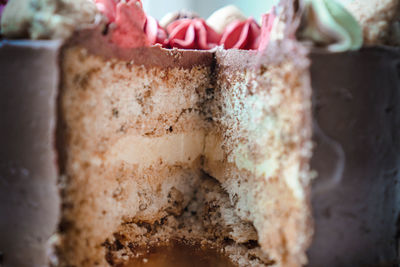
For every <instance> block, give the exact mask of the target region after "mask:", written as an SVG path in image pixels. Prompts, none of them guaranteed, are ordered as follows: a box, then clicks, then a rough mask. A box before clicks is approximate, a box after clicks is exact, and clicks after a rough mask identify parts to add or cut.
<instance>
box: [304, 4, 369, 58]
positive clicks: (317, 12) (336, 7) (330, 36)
mask: <svg viewBox="0 0 400 267" xmlns="http://www.w3.org/2000/svg"><path fill="white" fill-rule="evenodd" d="M304 3H305V14H304V15H305V17H304V18H303V19H304V28H303V30H302V32H301V33H300V36H301V37H302V38H305V39H309V40H312V41H314V42H315V43H317V44H321V45H326V48H327V49H328V51H331V52H344V51H348V50H358V49H360V48H361V46H362V44H363V34H362V29H361V27H360V25H359V24H358V22H357V21H356V19H355V18H354V17H353V15H352V14H351V13H350V12H349V11H347V10H346V8H345V7H344V6H342V5H341V4H340V3H339V2H337V1H336V0H305V1H304Z"/></svg>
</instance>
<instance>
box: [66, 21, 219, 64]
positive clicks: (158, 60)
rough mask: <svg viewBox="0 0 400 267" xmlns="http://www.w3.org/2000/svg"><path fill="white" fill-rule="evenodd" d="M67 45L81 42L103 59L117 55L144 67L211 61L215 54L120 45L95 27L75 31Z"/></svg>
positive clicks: (158, 47) (121, 58)
mask: <svg viewBox="0 0 400 267" xmlns="http://www.w3.org/2000/svg"><path fill="white" fill-rule="evenodd" d="M66 46H67V47H68V46H80V47H82V48H85V49H87V50H88V51H89V52H90V53H91V54H93V55H98V56H101V57H103V58H104V59H120V60H125V61H128V62H131V63H132V64H135V65H143V66H145V67H160V68H176V67H178V68H192V67H193V66H203V65H211V64H212V62H213V58H214V55H213V52H212V51H210V50H183V49H165V48H162V47H161V46H151V47H140V48H121V47H119V46H118V45H116V44H114V43H112V42H111V40H110V36H109V35H107V34H102V32H101V30H100V29H98V28H94V29H87V30H82V31H79V32H77V33H75V34H74V35H73V37H72V38H71V39H70V40H69V41H68V42H67V44H66Z"/></svg>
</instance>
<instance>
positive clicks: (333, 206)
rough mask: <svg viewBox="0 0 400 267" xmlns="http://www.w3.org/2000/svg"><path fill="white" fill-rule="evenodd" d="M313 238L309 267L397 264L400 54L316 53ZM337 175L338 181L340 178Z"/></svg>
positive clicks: (380, 50) (384, 51)
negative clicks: (316, 175) (315, 173)
mask: <svg viewBox="0 0 400 267" xmlns="http://www.w3.org/2000/svg"><path fill="white" fill-rule="evenodd" d="M311 60H312V66H311V79H312V86H313V94H314V99H313V100H314V101H313V105H314V140H315V142H316V144H317V146H316V149H315V151H314V157H313V160H312V167H313V169H315V170H317V171H318V174H319V175H318V178H317V179H316V180H315V182H314V185H313V201H312V204H313V210H314V220H315V236H314V240H313V243H312V246H311V248H310V250H309V261H310V264H309V266H327V267H330V266H332V267H334V266H394V265H395V263H396V262H398V233H399V225H398V220H399V211H400V199H399V197H398V195H399V191H400V184H399V181H400V174H399V166H400V143H399V136H400V106H399V102H400V73H399V70H400V69H399V66H400V50H399V49H395V48H388V47H374V48H364V49H362V50H360V51H358V52H347V53H339V54H326V53H316V52H314V53H311ZM335 175H336V177H335Z"/></svg>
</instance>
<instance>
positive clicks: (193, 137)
mask: <svg viewBox="0 0 400 267" xmlns="http://www.w3.org/2000/svg"><path fill="white" fill-rule="evenodd" d="M204 137H205V134H204V132H203V131H192V132H185V133H176V134H168V135H164V136H161V137H147V136H140V135H133V134H132V135H127V136H125V137H123V138H121V139H119V140H118V141H117V142H116V143H115V144H114V145H113V146H112V147H111V149H110V150H109V152H108V153H107V155H106V161H107V162H109V163H115V162H120V161H123V162H126V163H128V164H135V165H136V164H137V165H138V166H139V168H148V167H150V166H152V165H153V164H156V163H162V164H167V165H175V164H188V165H191V164H192V163H193V162H194V161H195V160H196V159H197V158H198V157H199V156H201V155H202V154H203V150H204V142H205V139H204Z"/></svg>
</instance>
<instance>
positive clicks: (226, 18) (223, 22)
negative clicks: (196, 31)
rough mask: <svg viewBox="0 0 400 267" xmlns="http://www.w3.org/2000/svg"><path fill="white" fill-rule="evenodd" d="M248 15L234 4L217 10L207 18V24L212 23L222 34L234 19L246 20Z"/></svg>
mask: <svg viewBox="0 0 400 267" xmlns="http://www.w3.org/2000/svg"><path fill="white" fill-rule="evenodd" d="M246 19H247V18H246V16H245V15H244V14H243V13H242V11H240V9H239V8H238V7H236V6H234V5H228V6H225V7H222V8H220V9H218V10H216V11H215V12H214V13H212V14H211V16H209V17H208V19H207V21H206V22H207V24H208V25H210V27H212V28H213V29H214V30H215V31H216V32H218V33H220V34H222V33H223V32H224V30H225V28H226V27H227V26H228V25H229V24H231V23H232V22H234V21H245V20H246Z"/></svg>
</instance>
